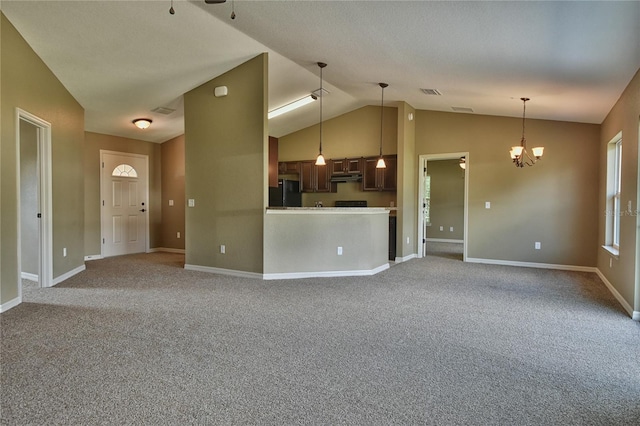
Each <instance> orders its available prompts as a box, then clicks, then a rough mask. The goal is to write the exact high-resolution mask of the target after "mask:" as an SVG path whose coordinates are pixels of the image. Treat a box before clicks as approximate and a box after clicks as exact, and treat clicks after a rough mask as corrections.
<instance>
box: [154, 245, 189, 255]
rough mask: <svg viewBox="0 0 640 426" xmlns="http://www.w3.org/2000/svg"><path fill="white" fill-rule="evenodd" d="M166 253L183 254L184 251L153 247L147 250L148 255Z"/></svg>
mask: <svg viewBox="0 0 640 426" xmlns="http://www.w3.org/2000/svg"><path fill="white" fill-rule="evenodd" d="M156 252H166V253H180V254H185V249H177V248H169V247H154V248H151V249H149V251H148V253H156Z"/></svg>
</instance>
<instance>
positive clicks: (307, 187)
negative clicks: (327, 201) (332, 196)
mask: <svg viewBox="0 0 640 426" xmlns="http://www.w3.org/2000/svg"><path fill="white" fill-rule="evenodd" d="M300 187H301V188H302V192H335V189H333V188H335V184H334V185H333V188H332V184H331V179H330V175H329V166H327V165H325V166H316V162H315V161H301V162H300ZM332 189H333V191H332Z"/></svg>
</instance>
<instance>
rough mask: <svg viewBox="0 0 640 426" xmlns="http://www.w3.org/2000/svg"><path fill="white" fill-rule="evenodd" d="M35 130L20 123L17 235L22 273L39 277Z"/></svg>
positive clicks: (31, 125) (26, 124)
mask: <svg viewBox="0 0 640 426" xmlns="http://www.w3.org/2000/svg"><path fill="white" fill-rule="evenodd" d="M37 213H38V128H37V127H36V126H34V125H33V124H31V123H27V122H26V121H24V120H20V232H21V238H20V243H21V249H22V257H21V259H20V260H21V263H22V271H21V272H27V273H29V274H34V275H38V251H39V250H38V241H39V235H38V229H39V228H38V220H39V219H38V217H37Z"/></svg>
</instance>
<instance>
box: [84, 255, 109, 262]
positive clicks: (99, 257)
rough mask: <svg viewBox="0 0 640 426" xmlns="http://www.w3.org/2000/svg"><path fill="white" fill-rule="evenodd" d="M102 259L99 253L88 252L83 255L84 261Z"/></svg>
mask: <svg viewBox="0 0 640 426" xmlns="http://www.w3.org/2000/svg"><path fill="white" fill-rule="evenodd" d="M99 259H104V257H102V255H101V254H90V255H88V256H85V257H84V261H85V262H86V261H88V260H99Z"/></svg>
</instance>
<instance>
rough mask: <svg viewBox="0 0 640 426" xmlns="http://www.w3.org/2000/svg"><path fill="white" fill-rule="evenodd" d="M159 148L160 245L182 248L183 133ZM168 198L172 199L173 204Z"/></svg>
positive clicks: (183, 201)
mask: <svg viewBox="0 0 640 426" xmlns="http://www.w3.org/2000/svg"><path fill="white" fill-rule="evenodd" d="M161 149H162V247H164V248H168V249H177V250H184V240H185V235H184V212H185V204H186V200H185V198H184V172H185V170H184V135H180V136H178V137H175V138H173V139H170V140H168V141H166V142H163V143H162V145H161ZM169 200H173V206H170V205H169ZM178 232H180V238H178V236H177V235H178V234H177V233H178Z"/></svg>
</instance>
